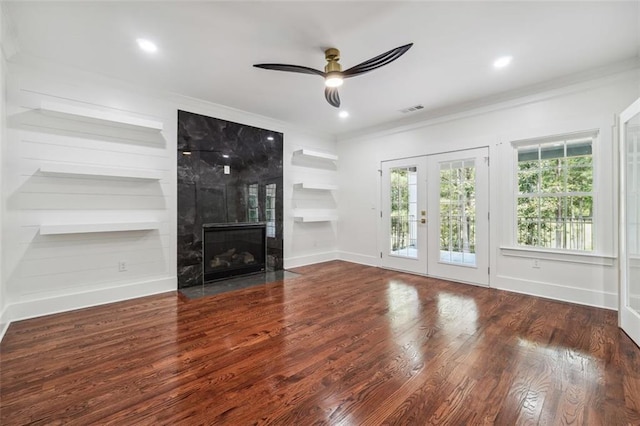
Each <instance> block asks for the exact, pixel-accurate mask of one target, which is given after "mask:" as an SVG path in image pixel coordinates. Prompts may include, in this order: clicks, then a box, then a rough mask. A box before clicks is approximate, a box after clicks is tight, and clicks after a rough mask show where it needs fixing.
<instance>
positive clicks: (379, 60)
mask: <svg viewBox="0 0 640 426" xmlns="http://www.w3.org/2000/svg"><path fill="white" fill-rule="evenodd" d="M411 46H413V43H409V44H405V45H404V46H400V47H396V48H395V49H391V50H389V51H388V52H384V53H383V54H381V55H378V56H376V57H375V58H371V59H369V60H367V61H364V62H362V63H360V64H358V65H356V66H354V67H351V68H349V69H348V70H345V71H342V65H340V64H339V63H338V61H339V60H340V51H339V50H338V49H335V48H330V49H327V50H325V51H324V56H325V59H326V60H327V65H325V67H324V72H323V71H320V70H317V69H314V68H309V67H303V66H301V65H288V64H255V65H254V67H256V68H264V69H266V70H276V71H288V72H298V73H302V74H315V75H319V76H321V77H324V84H325V86H326V87H325V88H324V97H325V98H326V99H327V102H329V103H330V104H331V105H332V106H334V107H336V108H339V107H340V96H339V95H338V87H340V86H342V81H343V80H344V79H345V78H350V77H355V76H357V75H360V74H364V73H366V72H369V71H373V70H375V69H376V68H380V67H382V66H385V65H387V64H390V63H391V62H393V61H395V60H396V59H398V58H399V57H400V56H402V55H404V54H405V53H406V52H407V50H409V49H410V48H411Z"/></svg>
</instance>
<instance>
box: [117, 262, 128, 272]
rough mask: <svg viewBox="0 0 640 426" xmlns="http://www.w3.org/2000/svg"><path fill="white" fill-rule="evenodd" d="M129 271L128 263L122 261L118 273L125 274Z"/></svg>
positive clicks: (119, 263)
mask: <svg viewBox="0 0 640 426" xmlns="http://www.w3.org/2000/svg"><path fill="white" fill-rule="evenodd" d="M126 270H127V262H125V261H124V260H121V261H120V262H118V272H125V271H126Z"/></svg>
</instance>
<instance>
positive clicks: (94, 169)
mask: <svg viewBox="0 0 640 426" xmlns="http://www.w3.org/2000/svg"><path fill="white" fill-rule="evenodd" d="M39 172H40V173H42V174H45V175H56V176H94V177H109V178H122V179H142V180H160V179H162V172H160V171H157V170H145V169H127V168H120V167H103V166H89V165H85V164H62V163H45V164H42V165H41V166H40V169H39Z"/></svg>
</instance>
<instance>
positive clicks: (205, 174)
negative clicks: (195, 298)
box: [177, 111, 283, 288]
mask: <svg viewBox="0 0 640 426" xmlns="http://www.w3.org/2000/svg"><path fill="white" fill-rule="evenodd" d="M282 148H283V135H282V133H278V132H274V131H271V130H266V129H260V128H257V127H252V126H247V125H245V124H240V123H234V122H230V121H226V120H221V119H218V118H212V117H207V116H204V115H199V114H194V113H191V112H186V111H178V150H177V151H178V152H177V162H178V288H183V287H191V286H195V285H201V284H202V283H203V268H202V251H203V245H202V235H203V233H202V226H203V225H206V224H222V223H244V222H265V223H266V225H267V269H268V270H281V269H282V267H283V260H282V257H283V252H282V247H283V244H282V217H283V216H282V214H283V202H282V198H283V188H282V185H283V180H282V174H283V173H282V170H283V149H282Z"/></svg>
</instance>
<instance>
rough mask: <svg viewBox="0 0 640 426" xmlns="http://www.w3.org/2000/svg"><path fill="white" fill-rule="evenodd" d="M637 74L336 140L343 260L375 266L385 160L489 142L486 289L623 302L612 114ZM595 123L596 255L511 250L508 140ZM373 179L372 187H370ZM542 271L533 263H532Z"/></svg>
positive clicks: (627, 99)
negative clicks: (488, 267)
mask: <svg viewBox="0 0 640 426" xmlns="http://www.w3.org/2000/svg"><path fill="white" fill-rule="evenodd" d="M637 82H638V71H637V70H634V71H625V72H621V73H619V74H616V75H613V76H608V77H603V78H600V79H598V80H594V81H590V82H586V83H585V82H583V83H580V84H576V85H574V86H567V87H564V88H561V89H555V90H553V91H549V92H546V93H539V94H536V95H534V96H529V97H527V98H522V99H516V100H511V101H508V102H505V103H503V104H498V105H494V106H492V107H490V108H484V109H481V110H476V111H469V112H466V113H463V114H458V115H456V116H450V117H442V118H438V119H434V120H432V121H431V122H424V123H421V124H420V125H413V126H411V127H407V128H404V129H395V130H391V131H384V132H380V133H377V134H369V135H361V136H358V137H355V138H352V139H348V140H340V141H339V142H338V154H339V156H340V161H341V165H340V169H339V173H338V174H339V180H338V183H339V187H340V193H339V198H338V206H339V215H340V221H339V228H338V235H339V243H338V244H339V249H340V253H339V256H340V258H342V259H346V260H351V261H355V262H360V263H366V264H370V265H379V260H380V259H379V256H378V253H379V251H380V250H381V244H380V241H379V239H380V237H379V236H378V229H379V221H380V216H379V211H380V186H379V185H380V183H379V182H380V178H379V174H378V169H379V168H380V162H381V161H383V160H389V159H396V158H403V157H411V156H417V155H426V154H434V153H440V152H447V151H453V150H460V149H467V148H473V147H480V146H488V147H489V150H490V157H491V167H490V194H491V195H490V210H491V222H490V228H491V237H490V257H491V276H490V286H491V287H495V288H501V289H506V290H512V291H517V292H522V293H528V294H534V295H538V296H542V297H549V298H554V299H559V300H567V301H571V302H576V303H582V304H588V305H594V306H603V307H607V308H612V309H616V308H617V285H618V284H617V260H616V256H617V237H616V236H617V207H616V206H617V184H616V176H617V174H616V173H617V172H616V160H615V158H616V157H615V155H614V154H615V153H616V152H617V151H616V146H615V139H614V138H613V137H612V136H613V129H612V126H613V125H614V123H615V120H614V114H616V113H618V112H620V111H622V109H623V108H624V107H626V106H627V105H628V104H630V103H631V102H632V101H633V100H634V99H635V98H636V97H637V96H638V86H637ZM593 128H598V129H599V130H600V138H599V140H598V142H597V143H598V148H597V149H598V154H597V157H596V160H595V161H598V162H599V164H598V169H597V170H598V173H599V174H598V176H597V177H596V179H597V185H598V190H597V193H596V202H597V203H598V206H599V207H598V210H597V212H596V214H597V215H598V219H597V220H598V224H599V225H600V227H599V232H600V238H599V240H598V241H597V243H598V247H597V251H596V253H595V255H596V256H562V255H549V254H546V253H542V254H541V253H538V252H532V251H515V250H508V249H507V248H508V247H513V246H515V243H514V241H513V240H512V231H511V224H512V222H513V213H512V212H513V203H514V193H513V188H512V186H511V182H512V180H511V179H512V177H513V170H514V169H513V167H514V165H513V148H512V145H511V142H512V141H515V140H521V139H528V138H533V137H542V136H549V135H554V134H562V133H567V132H574V131H580V130H588V129H593ZM374 182H375V183H376V184H373V183H374ZM534 258H535V259H540V268H539V269H533V268H532V264H533V259H534Z"/></svg>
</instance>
